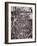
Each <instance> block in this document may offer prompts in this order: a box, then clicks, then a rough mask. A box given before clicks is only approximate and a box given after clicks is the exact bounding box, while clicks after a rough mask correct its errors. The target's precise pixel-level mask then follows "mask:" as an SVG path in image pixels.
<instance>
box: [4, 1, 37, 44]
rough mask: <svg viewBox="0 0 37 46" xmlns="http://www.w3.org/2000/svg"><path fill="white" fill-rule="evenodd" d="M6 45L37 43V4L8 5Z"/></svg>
mask: <svg viewBox="0 0 37 46" xmlns="http://www.w3.org/2000/svg"><path fill="white" fill-rule="evenodd" d="M5 9H6V10H5V11H6V24H7V25H6V29H7V30H6V31H5V41H6V43H29V42H31V43H32V42H35V41H36V13H35V12H36V4H35V3H19V2H18V3H13V2H11V3H6V8H5Z"/></svg>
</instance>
